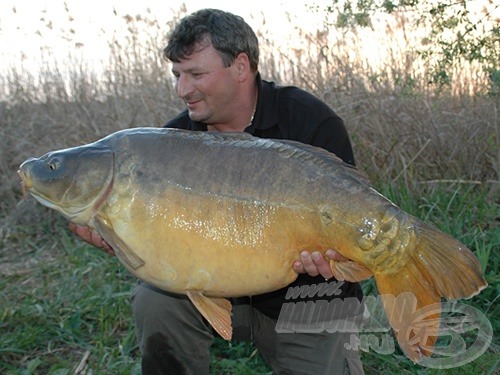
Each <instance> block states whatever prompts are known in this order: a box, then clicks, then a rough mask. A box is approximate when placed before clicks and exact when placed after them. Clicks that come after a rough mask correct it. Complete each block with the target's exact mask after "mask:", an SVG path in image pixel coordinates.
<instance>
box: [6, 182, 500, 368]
mask: <svg viewBox="0 0 500 375" xmlns="http://www.w3.org/2000/svg"><path fill="white" fill-rule="evenodd" d="M380 190H381V191H382V192H383V193H384V194H386V195H387V196H388V197H390V198H392V199H393V201H396V202H398V203H399V204H400V206H401V207H402V208H404V209H405V210H407V211H408V212H410V213H413V214H415V215H416V216H419V217H421V218H425V219H427V220H429V221H431V222H434V223H435V224H436V225H437V226H438V227H440V228H441V229H443V230H445V231H448V232H450V233H452V234H453V235H454V236H456V237H457V238H459V239H461V240H462V241H463V242H464V243H465V244H466V245H468V246H469V247H470V248H471V249H472V250H473V251H474V252H475V253H476V254H477V255H478V257H479V259H480V261H481V264H483V265H484V266H485V275H486V278H487V280H488V283H489V286H488V288H486V289H485V290H484V291H483V292H482V293H481V294H479V295H478V296H475V297H474V298H472V299H470V300H467V301H465V303H470V304H472V305H473V306H475V307H476V308H478V309H479V310H480V311H482V312H483V313H484V314H485V315H486V316H487V317H488V319H489V321H490V322H491V323H492V325H493V328H494V330H495V332H498V328H499V322H500V312H499V309H498V307H497V306H498V300H497V299H498V295H499V289H500V283H499V276H498V263H499V255H498V251H495V249H498V248H499V247H500V237H499V227H498V210H497V209H496V207H495V204H494V203H495V202H494V201H492V200H491V198H489V197H488V196H487V194H486V193H485V192H484V191H483V189H482V188H481V187H478V186H475V187H467V186H460V187H455V188H452V189H451V190H450V189H443V188H436V187H432V188H430V187H429V188H424V189H421V190H420V191H419V193H418V194H414V193H412V192H411V191H410V190H408V189H401V188H397V187H387V186H385V187H381V188H380ZM10 225H11V230H10V232H9V233H8V235H6V236H4V237H3V240H2V243H1V246H2V248H1V249H0V255H1V268H0V273H1V279H0V290H1V293H0V327H1V336H0V373H2V374H10V375H14V374H15V375H18V374H19V375H20V374H23V375H24V374H58V375H60V374H73V373H75V371H76V370H81V371H80V372H79V374H91V373H92V374H139V373H140V356H139V352H138V348H137V346H136V342H135V336H134V329H133V323H132V318H131V310H130V304H129V294H130V292H131V290H132V288H133V287H134V286H135V283H136V280H135V279H134V278H133V277H132V276H130V275H129V274H128V272H127V271H126V270H125V269H124V268H123V267H122V266H120V265H119V264H118V262H117V261H116V259H115V258H113V257H110V256H108V255H106V254H104V253H103V252H101V251H99V250H96V249H93V248H91V247H89V246H87V245H84V244H83V243H82V242H81V241H79V240H77V239H76V238H75V237H74V236H72V235H71V234H69V231H68V229H67V222H66V221H65V220H64V219H63V218H61V217H59V216H58V215H57V214H56V213H54V212H50V211H48V210H47V209H45V208H43V207H41V206H40V205H38V204H37V205H33V204H32V203H31V201H30V203H29V204H28V203H26V202H23V203H22V204H21V205H20V206H18V215H17V221H15V222H13V221H10ZM12 225H13V226H12ZM364 289H365V291H366V292H367V293H376V287H375V285H374V283H373V280H371V281H368V282H366V283H365V284H364ZM499 348H500V343H499V340H498V337H497V336H496V335H495V337H494V339H493V342H492V344H491V346H490V348H489V349H488V351H487V352H486V353H485V354H484V355H482V356H481V357H479V358H478V359H476V360H475V361H474V362H472V363H470V364H468V365H466V366H462V367H460V368H455V369H449V370H434V369H426V368H423V367H421V366H419V365H414V364H412V363H411V362H410V361H409V360H408V359H407V358H406V357H404V355H403V354H402V353H401V351H400V350H399V349H397V350H396V352H395V353H394V354H392V355H382V354H377V353H374V352H373V351H370V352H366V353H365V352H363V353H362V359H363V362H364V366H365V371H366V373H367V374H376V373H379V372H381V371H385V372H386V373H396V372H397V373H401V374H432V375H434V374H494V373H495V371H497V370H496V369H498V365H499V362H498V361H499V359H500V357H499V354H498V352H499ZM212 372H213V373H215V374H264V373H269V369H268V367H267V366H266V365H265V363H264V362H263V360H262V358H261V356H260V355H259V353H258V352H257V351H256V350H255V348H254V347H253V346H252V345H251V344H250V343H245V342H243V343H229V342H225V341H224V340H221V339H218V340H216V342H215V344H214V346H213V350H212Z"/></svg>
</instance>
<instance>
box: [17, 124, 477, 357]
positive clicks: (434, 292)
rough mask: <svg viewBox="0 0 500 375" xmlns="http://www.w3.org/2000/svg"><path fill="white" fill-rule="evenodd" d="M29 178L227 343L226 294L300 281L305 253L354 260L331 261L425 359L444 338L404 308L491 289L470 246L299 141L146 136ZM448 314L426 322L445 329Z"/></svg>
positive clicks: (45, 165) (37, 163)
mask: <svg viewBox="0 0 500 375" xmlns="http://www.w3.org/2000/svg"><path fill="white" fill-rule="evenodd" d="M50 160H52V161H53V160H57V163H51V162H50ZM253 165H256V166H257V167H254V166H253ZM19 174H20V176H21V178H22V180H23V185H24V189H25V190H27V191H28V192H29V193H30V194H31V195H33V196H34V197H35V198H37V200H38V201H39V202H40V203H42V204H45V205H47V206H49V207H51V208H54V209H56V210H57V211H59V212H60V213H62V214H63V215H64V216H66V217H67V218H68V219H70V220H72V221H74V222H75V223H77V224H80V225H87V226H89V227H91V228H93V229H94V230H97V231H98V232H99V234H100V235H101V236H102V237H103V239H104V240H105V241H106V242H107V243H108V244H110V245H111V247H112V248H113V249H114V250H115V253H116V254H117V257H118V259H119V260H120V261H121V262H122V264H123V265H124V266H125V267H126V268H127V269H128V270H129V271H130V272H131V273H132V274H133V275H135V276H136V277H138V278H140V279H142V280H144V281H146V282H148V283H151V284H153V285H155V286H157V287H159V288H162V289H164V290H167V291H170V292H174V293H183V294H186V295H187V296H188V297H189V298H190V300H191V301H192V302H193V304H194V305H195V306H196V308H197V309H198V310H199V311H200V313H201V314H202V315H203V316H204V317H205V318H206V319H207V320H208V321H209V322H210V324H212V326H213V327H214V328H215V329H216V330H217V331H218V332H219V333H220V334H221V335H222V336H223V337H224V338H226V339H229V338H230V337H231V318H230V316H231V305H230V303H229V302H228V301H227V300H226V297H237V296H245V295H255V294H262V293H266V292H271V291H273V290H277V289H280V288H282V287H284V286H286V285H289V284H290V283H291V282H293V281H294V280H295V279H296V277H297V274H296V273H295V272H294V271H293V262H294V261H295V260H299V259H300V256H299V254H300V252H301V251H302V250H310V251H313V250H317V251H321V252H325V251H326V250H327V249H330V248H333V249H335V250H337V251H338V252H339V253H340V254H341V255H343V256H344V257H345V258H347V259H348V261H345V262H335V261H331V262H330V266H331V269H332V272H333V273H334V275H335V278H336V279H337V280H347V281H351V282H355V281H360V280H363V279H366V278H368V277H371V276H373V277H374V278H375V281H376V283H377V287H378V290H379V292H380V294H381V298H382V300H383V302H384V308H385V309H386V313H387V317H388V320H389V322H390V323H391V326H392V327H393V328H394V330H395V332H396V334H397V339H398V342H399V344H400V346H401V348H402V349H403V351H404V352H405V353H406V355H407V356H408V357H409V358H410V359H412V360H413V361H418V360H419V359H420V356H421V353H423V354H425V355H429V354H430V353H431V352H432V348H433V345H434V342H435V340H436V336H435V335H433V334H429V335H423V336H422V335H421V333H422V332H421V330H420V327H419V326H418V324H417V323H418V322H417V321H415V319H416V316H417V315H418V314H417V315H416V314H414V311H411V310H409V309H408V308H407V307H405V306H402V305H404V304H401V303H400V304H398V303H394V301H401V300H402V298H403V297H404V296H407V295H411V296H413V298H414V299H415V303H414V304H413V305H412V306H415V308H416V309H423V308H425V307H428V306H431V305H435V304H437V306H439V303H440V301H441V298H442V297H444V298H447V299H459V298H469V297H471V296H473V295H475V294H477V293H479V292H480V291H481V290H482V289H483V288H485V287H486V285H487V284H486V281H485V279H484V277H483V276H482V272H481V268H480V265H479V262H478V260H477V258H476V257H475V256H474V254H473V253H472V252H471V251H470V250H469V249H467V248H466V247H465V246H464V245H463V244H462V243H460V242H459V241H457V240H456V239H454V238H453V237H451V236H450V235H448V234H446V233H443V232H441V231H439V230H438V229H436V228H435V227H433V226H431V225H430V224H427V223H424V222H423V221H421V220H419V219H417V218H415V217H413V216H411V215H409V214H407V213H405V212H404V211H402V210H401V209H400V208H398V207H397V206H395V205H394V204H393V203H392V202H390V201H389V200H388V199H386V198H385V197H383V196H382V195H381V194H380V193H378V192H377V191H375V190H374V189H373V188H372V187H371V185H370V183H369V181H368V179H367V178H366V177H365V176H364V175H363V174H362V173H360V172H359V171H358V170H357V169H356V168H354V167H352V166H350V165H348V164H345V163H343V162H342V161H341V160H340V159H339V158H337V157H336V156H335V155H333V154H330V153H328V152H327V151H325V150H322V149H319V148H315V147H312V146H308V145H304V144H301V143H298V142H293V141H282V140H269V139H260V138H254V137H252V136H251V135H249V134H244V133H231V134H230V133H209V132H192V131H184V130H175V129H164V128H135V129H127V130H122V131H119V132H116V133H113V134H111V135H109V136H107V137H105V138H103V139H101V140H99V141H97V142H94V143H92V144H89V145H82V146H79V147H75V148H71V149H64V150H60V151H53V152H51V153H49V154H47V155H45V156H42V157H41V158H31V159H29V160H27V161H26V162H24V163H23V164H22V165H21V166H20V169H19ZM464 280H466V282H464ZM437 311H439V309H438V310H437ZM438 317H439V313H435V314H434V315H433V316H430V317H426V319H427V320H425V321H428V324H429V325H430V326H431V325H432V327H431V328H433V329H434V328H435V324H436V323H435V321H436V318H438ZM414 324H417V326H416V327H417V328H418V329H417V328H415V330H413V331H412V328H411V327H413V326H414ZM431 331H432V330H430V331H429V332H431ZM434 331H435V329H434ZM408 332H410V334H408Z"/></svg>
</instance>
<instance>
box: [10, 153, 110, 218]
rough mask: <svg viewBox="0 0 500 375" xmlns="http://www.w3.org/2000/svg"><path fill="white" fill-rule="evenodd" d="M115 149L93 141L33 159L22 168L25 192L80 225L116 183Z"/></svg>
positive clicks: (21, 173) (20, 173)
mask: <svg viewBox="0 0 500 375" xmlns="http://www.w3.org/2000/svg"><path fill="white" fill-rule="evenodd" d="M113 159H114V156H113V151H112V150H111V149H110V148H109V147H106V146H105V145H102V144H101V145H99V144H90V145H85V146H80V147H74V148H68V149H64V150H59V151H53V152H49V153H47V154H45V155H43V156H41V157H39V158H30V159H28V160H26V161H25V162H24V163H22V164H21V166H20V167H19V171H18V173H19V175H20V176H21V179H22V183H21V184H22V186H23V191H27V192H29V193H30V194H31V195H32V196H33V197H35V199H36V200H37V201H38V202H40V203H41V204H43V205H44V206H47V207H49V208H52V209H55V210H57V211H59V212H60V213H62V214H63V215H64V216H65V217H66V218H68V219H70V220H72V221H74V222H75V223H77V224H85V223H87V221H88V220H89V218H90V217H91V216H92V215H93V213H95V211H97V210H98V209H99V207H100V206H101V204H102V203H103V202H104V200H105V199H106V196H107V194H108V193H109V191H110V190H111V186H112V182H113Z"/></svg>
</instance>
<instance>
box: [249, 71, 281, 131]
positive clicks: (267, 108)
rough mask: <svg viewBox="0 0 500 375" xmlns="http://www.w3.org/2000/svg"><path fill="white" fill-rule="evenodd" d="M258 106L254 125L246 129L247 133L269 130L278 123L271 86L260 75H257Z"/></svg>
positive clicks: (253, 121)
mask: <svg viewBox="0 0 500 375" xmlns="http://www.w3.org/2000/svg"><path fill="white" fill-rule="evenodd" d="M256 81H257V89H258V96H257V106H256V107H255V115H254V118H253V120H252V124H251V125H250V126H248V127H247V128H246V129H245V132H247V133H250V134H254V132H255V130H264V129H269V128H272V127H273V126H275V125H276V124H277V123H278V116H277V114H276V109H275V103H274V100H273V97H272V93H271V84H270V83H268V82H266V81H263V80H262V78H261V76H260V73H257V77H256Z"/></svg>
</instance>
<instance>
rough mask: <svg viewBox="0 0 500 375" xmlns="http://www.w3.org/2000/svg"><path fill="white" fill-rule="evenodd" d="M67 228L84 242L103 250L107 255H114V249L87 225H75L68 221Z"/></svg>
mask: <svg viewBox="0 0 500 375" xmlns="http://www.w3.org/2000/svg"><path fill="white" fill-rule="evenodd" d="M69 230H70V231H72V232H73V233H74V234H76V235H77V236H78V237H80V238H81V239H82V240H84V241H85V242H87V243H89V244H91V245H93V246H95V247H97V248H99V249H101V250H104V251H105V252H106V253H108V254H109V255H115V252H114V250H113V249H112V248H111V246H109V244H108V243H107V242H106V241H104V240H103V239H102V237H101V236H100V235H99V233H97V232H94V231H92V230H91V229H90V228H89V227H86V226H81V225H77V224H75V223H73V222H70V223H69Z"/></svg>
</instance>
